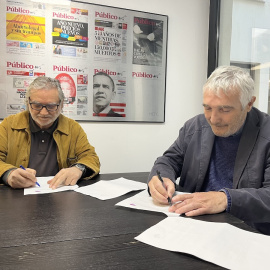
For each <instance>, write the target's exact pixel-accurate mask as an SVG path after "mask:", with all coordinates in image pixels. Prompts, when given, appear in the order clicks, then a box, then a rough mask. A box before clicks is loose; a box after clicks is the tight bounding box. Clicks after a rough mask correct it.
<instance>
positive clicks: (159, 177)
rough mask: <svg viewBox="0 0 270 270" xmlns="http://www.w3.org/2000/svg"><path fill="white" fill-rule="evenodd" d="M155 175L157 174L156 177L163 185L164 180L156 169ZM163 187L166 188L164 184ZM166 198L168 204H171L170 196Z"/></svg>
mask: <svg viewBox="0 0 270 270" xmlns="http://www.w3.org/2000/svg"><path fill="white" fill-rule="evenodd" d="M157 176H158V179H159V180H160V181H161V183H162V185H163V186H164V182H163V179H162V177H161V175H160V172H159V171H157ZM164 188H165V189H166V186H164ZM167 200H168V203H169V205H170V206H172V199H171V198H170V196H168V198H167Z"/></svg>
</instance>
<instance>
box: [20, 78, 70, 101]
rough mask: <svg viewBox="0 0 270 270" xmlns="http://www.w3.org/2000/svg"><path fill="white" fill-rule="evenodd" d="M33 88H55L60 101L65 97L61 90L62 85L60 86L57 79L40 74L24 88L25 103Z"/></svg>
mask: <svg viewBox="0 0 270 270" xmlns="http://www.w3.org/2000/svg"><path fill="white" fill-rule="evenodd" d="M33 89H35V90H41V89H45V90H50V89H57V91H58V96H59V99H60V102H62V101H63V100H64V98H65V95H64V93H63V90H62V87H61V84H60V82H59V80H57V79H54V78H50V77H45V76H40V77H37V78H36V79H35V80H34V81H33V82H32V83H31V84H30V85H29V86H28V88H27V90H26V93H25V101H26V104H28V101H29V97H30V94H31V91H32V90H33Z"/></svg>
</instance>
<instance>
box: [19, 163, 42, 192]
mask: <svg viewBox="0 0 270 270" xmlns="http://www.w3.org/2000/svg"><path fill="white" fill-rule="evenodd" d="M20 168H21V169H23V170H26V169H25V168H24V167H23V165H20ZM36 185H38V186H39V187H40V184H39V183H38V182H36Z"/></svg>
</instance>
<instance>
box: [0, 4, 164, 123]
mask: <svg viewBox="0 0 270 270" xmlns="http://www.w3.org/2000/svg"><path fill="white" fill-rule="evenodd" d="M0 6H1V9H0V14H1V16H0V20H1V26H0V28H1V31H0V36H1V38H0V45H1V46H0V48H1V49H0V57H1V59H2V61H1V63H0V118H1V119H3V118H5V117H6V116H8V115H10V114H15V113H18V112H20V111H23V110H26V103H25V92H26V89H27V87H28V86H29V84H30V83H31V82H32V81H33V80H34V79H35V78H36V77H37V76H49V77H53V78H56V79H58V80H59V81H60V83H61V87H62V89H63V92H64V95H65V99H64V107H63V114H64V115H66V116H68V117H70V118H72V119H74V120H79V121H80V120H81V121H143V122H144V121H146V122H164V121H165V118H164V109H165V83H166V50H167V24H168V21H167V20H168V18H167V16H165V15H158V14H152V13H144V12H140V11H131V10H125V9H120V8H114V7H107V6H101V5H94V4H87V3H81V2H76V1H67V4H65V5H64V4H61V5H60V4H57V1H55V4H47V3H46V2H38V1H37V2H36V1H30V0H24V1H22V0H3V2H2V1H1V4H0ZM104 74H105V75H106V76H105V77H104ZM105 88H106V89H105Z"/></svg>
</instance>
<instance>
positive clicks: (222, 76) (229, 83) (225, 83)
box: [203, 66, 254, 108]
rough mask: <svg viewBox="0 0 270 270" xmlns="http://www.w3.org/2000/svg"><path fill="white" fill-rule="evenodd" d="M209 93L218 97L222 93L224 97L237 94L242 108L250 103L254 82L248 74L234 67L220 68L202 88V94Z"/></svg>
mask: <svg viewBox="0 0 270 270" xmlns="http://www.w3.org/2000/svg"><path fill="white" fill-rule="evenodd" d="M206 91H209V92H211V93H213V94H215V95H217V96H218V95H219V93H220V91H222V92H223V93H224V94H225V95H228V94H229V93H239V94H240V102H241V105H242V108H245V107H246V105H247V104H248V103H249V102H250V101H251V99H252V97H253V96H254V81H253V79H252V78H251V76H250V74H249V72H247V71H245V70H244V69H242V68H239V67H236V66H220V67H218V68H216V69H215V70H214V71H213V73H212V74H211V75H210V77H209V78H208V80H207V81H206V83H205V84H204V86H203V93H205V92H206Z"/></svg>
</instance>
